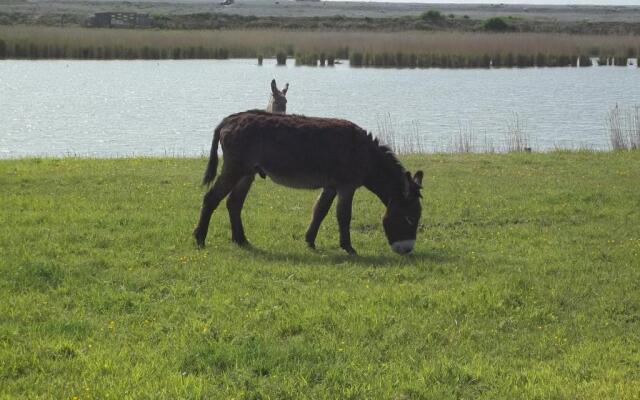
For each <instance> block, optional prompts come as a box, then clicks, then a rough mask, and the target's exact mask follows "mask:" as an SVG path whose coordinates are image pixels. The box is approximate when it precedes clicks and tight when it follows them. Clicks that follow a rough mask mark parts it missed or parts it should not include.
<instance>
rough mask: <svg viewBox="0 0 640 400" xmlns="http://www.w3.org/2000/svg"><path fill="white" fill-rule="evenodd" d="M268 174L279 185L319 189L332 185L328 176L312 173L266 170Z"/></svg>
mask: <svg viewBox="0 0 640 400" xmlns="http://www.w3.org/2000/svg"><path fill="white" fill-rule="evenodd" d="M265 172H266V174H267V176H268V177H269V178H271V180H272V181H274V182H275V183H277V184H279V185H283V186H287V187H290V188H296V189H318V188H321V187H325V186H330V185H331V182H330V179H329V178H328V177H326V176H320V175H310V174H302V173H298V174H287V175H283V174H274V173H272V172H269V171H265Z"/></svg>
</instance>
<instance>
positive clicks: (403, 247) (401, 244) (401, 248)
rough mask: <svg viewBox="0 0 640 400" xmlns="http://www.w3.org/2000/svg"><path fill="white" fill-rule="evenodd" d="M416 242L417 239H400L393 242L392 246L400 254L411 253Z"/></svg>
mask: <svg viewBox="0 0 640 400" xmlns="http://www.w3.org/2000/svg"><path fill="white" fill-rule="evenodd" d="M415 244H416V241H415V240H400V241H397V242H393V243H391V248H392V249H393V251H395V252H396V253H398V254H409V253H411V251H413V246H415Z"/></svg>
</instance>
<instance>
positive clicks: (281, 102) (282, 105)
mask: <svg viewBox="0 0 640 400" xmlns="http://www.w3.org/2000/svg"><path fill="white" fill-rule="evenodd" d="M287 90H289V84H288V83H287V84H286V85H284V89H282V91H280V90H278V86H276V80H275V79H274V80H272V81H271V98H270V99H269V104H267V112H270V113H276V114H286V113H287V97H286V96H287Z"/></svg>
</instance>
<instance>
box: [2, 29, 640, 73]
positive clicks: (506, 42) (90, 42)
mask: <svg viewBox="0 0 640 400" xmlns="http://www.w3.org/2000/svg"><path fill="white" fill-rule="evenodd" d="M0 41H1V42H0V58H24V59H38V58H78V59H136V58H142V59H167V58H169V59H181V58H228V57H232V58H246V57H249V58H254V57H257V56H258V55H262V56H265V57H274V56H275V55H276V53H277V52H279V51H282V52H284V53H286V54H288V55H289V56H290V57H293V56H295V55H300V57H308V55H313V54H315V55H317V57H319V55H320V54H325V55H326V56H327V57H329V56H333V57H336V58H342V59H347V58H351V59H352V61H356V65H358V64H359V65H371V66H407V67H410V66H440V67H459V66H460V67H461V66H484V64H483V63H484V62H486V60H496V61H499V64H500V66H530V65H569V64H571V63H572V62H575V60H576V59H577V57H578V56H601V57H616V58H618V59H624V60H625V62H626V58H627V57H635V56H636V55H637V54H638V51H639V49H640V37H638V36H618V35H607V36H595V35H564V34H543V33H484V32H476V33H461V32H431V33H429V32H417V31H410V32H353V31H345V32H328V31H323V32H317V31H284V30H248V31H247V30H245V31H233V30H231V31H184V30H175V31H167V30H162V31H156V30H118V29H83V28H50V27H34V26H30V27H25V26H22V27H6V26H5V27H0ZM358 60H359V62H358ZM303 64H304V63H303ZM495 64H496V62H494V65H495Z"/></svg>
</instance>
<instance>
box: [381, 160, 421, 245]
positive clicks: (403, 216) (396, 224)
mask: <svg viewBox="0 0 640 400" xmlns="http://www.w3.org/2000/svg"><path fill="white" fill-rule="evenodd" d="M422 176H423V173H422V171H417V172H416V173H415V175H414V176H413V177H412V176H411V173H410V172H406V173H405V175H404V182H403V185H404V186H403V190H402V193H401V195H400V196H397V197H392V198H391V199H390V200H389V204H387V211H386V212H385V214H384V217H383V218H382V225H383V226H384V233H385V234H386V235H387V240H388V241H389V244H390V245H391V248H392V249H393V251H395V252H396V253H399V254H407V253H410V252H411V251H412V250H413V246H414V245H415V243H416V234H417V232H418V222H420V215H421V214H422V206H421V205H420V198H421V197H422V195H421V194H420V189H421V188H422Z"/></svg>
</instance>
